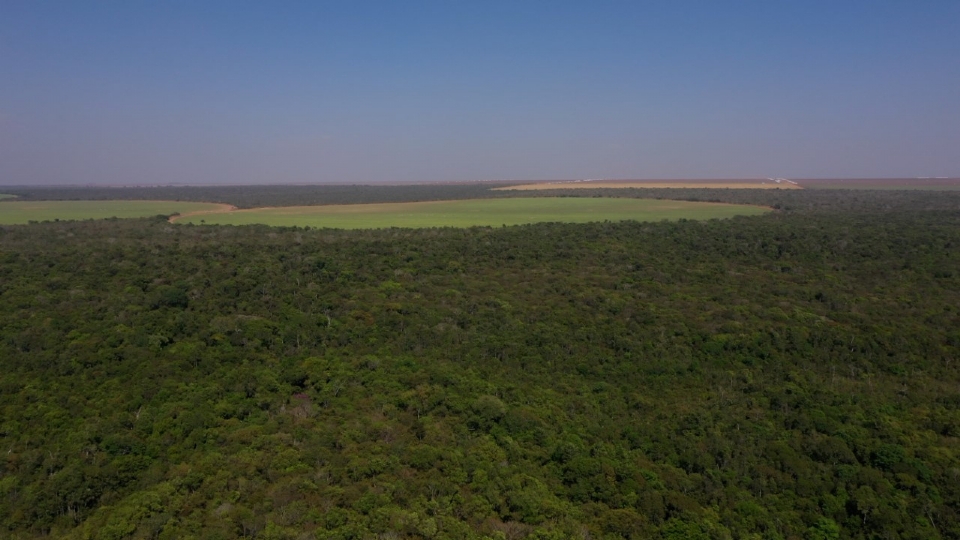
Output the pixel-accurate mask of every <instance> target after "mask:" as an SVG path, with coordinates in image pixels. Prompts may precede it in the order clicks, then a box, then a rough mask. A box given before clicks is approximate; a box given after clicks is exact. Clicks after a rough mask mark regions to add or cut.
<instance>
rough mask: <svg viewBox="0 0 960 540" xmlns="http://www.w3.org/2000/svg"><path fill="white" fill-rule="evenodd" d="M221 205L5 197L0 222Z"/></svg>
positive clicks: (132, 214) (142, 213) (181, 210)
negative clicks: (40, 199)
mask: <svg viewBox="0 0 960 540" xmlns="http://www.w3.org/2000/svg"><path fill="white" fill-rule="evenodd" d="M223 206H224V205H220V204H213V203H197V202H180V201H5V202H2V203H0V225H19V224H24V223H29V222H31V221H54V220H58V219H59V220H61V221H66V220H77V219H102V218H111V217H117V218H136V217H148V216H156V215H161V214H162V215H170V214H175V213H181V214H184V213H187V212H200V211H210V210H216V209H219V208H222V207H223Z"/></svg>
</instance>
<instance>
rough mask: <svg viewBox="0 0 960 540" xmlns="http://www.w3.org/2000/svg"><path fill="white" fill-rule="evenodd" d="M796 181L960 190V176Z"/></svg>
mask: <svg viewBox="0 0 960 540" xmlns="http://www.w3.org/2000/svg"><path fill="white" fill-rule="evenodd" d="M796 182H797V183H799V184H800V185H801V186H803V187H804V188H806V189H880V190H916V189H919V190H927V191H958V190H960V178H814V179H798V180H796Z"/></svg>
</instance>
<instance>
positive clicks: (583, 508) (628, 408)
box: [0, 187, 960, 539]
mask: <svg viewBox="0 0 960 540" xmlns="http://www.w3.org/2000/svg"><path fill="white" fill-rule="evenodd" d="M191 189H193V188H191ZM196 189H200V188H196ZM370 189H371V191H369V192H367V191H366V190H367V188H363V189H359V190H358V191H357V192H356V193H353V192H351V193H348V194H345V195H343V200H341V201H339V202H344V201H345V200H347V199H349V200H351V201H353V202H361V199H362V198H364V197H368V196H369V197H373V198H375V194H373V191H374V188H370ZM376 189H380V188H376ZM384 189H386V191H385V192H383V193H382V195H383V197H384V198H385V199H386V200H415V197H426V196H427V195H422V194H419V193H418V194H403V195H398V194H397V193H399V191H396V192H395V191H391V190H392V188H384ZM417 189H419V188H417ZM438 189H440V190H441V191H442V190H443V189H446V187H441V188H438ZM456 189H459V188H456ZM6 191H8V192H10V193H15V194H17V195H20V196H21V197H23V198H28V197H30V196H31V194H30V193H28V192H26V191H13V190H6ZM622 193H623V195H624V196H650V195H653V196H657V197H664V198H671V197H676V198H685V199H690V198H695V199H696V200H720V201H725V202H743V203H750V204H764V205H767V206H771V207H774V208H777V209H778V210H779V211H778V212H773V213H770V214H767V215H765V216H761V217H749V218H744V217H741V218H734V219H729V220H713V221H705V222H698V221H680V222H662V223H636V222H622V223H609V222H606V223H593V224H579V225H567V224H556V223H552V224H539V225H528V226H519V227H504V228H471V229H423V230H400V229H384V230H373V231H340V230H330V229H305V228H302V227H300V228H297V227H293V228H269V227H261V226H247V227H214V226H191V225H184V226H180V225H171V224H169V223H167V222H166V221H165V220H164V219H162V218H157V219H142V220H107V221H85V222H70V223H64V222H60V223H41V224H34V225H28V226H4V227H0V373H2V375H0V450H2V453H0V531H2V532H0V536H3V537H7V538H17V539H20V538H22V539H26V538H41V537H56V538H112V539H115V538H128V537H130V538H164V539H167V538H169V539H173V538H225V539H226V538H241V537H245V538H265V539H285V538H289V539H293V538H342V539H347V538H356V539H361V538H508V539H519V538H531V539H533V538H536V539H552V538H557V539H559V538H610V539H617V538H664V539H680V538H694V539H696V538H703V539H707V538H711V539H728V538H784V539H787V538H806V539H827V538H863V539H866V538H885V539H886V538H892V539H896V538H901V539H921V538H960V373H958V365H957V360H958V357H960V313H958V309H960V308H958V306H960V270H958V269H960V193H947V192H942V193H935V192H921V191H915V192H911V191H890V192H873V191H858V192H852V191H849V192H847V191H836V192H817V191H782V192H777V191H759V190H758V191H744V190H682V191H681V190H629V191H624V192H622ZM544 194H545V195H546V194H548V193H547V192H545V193H544ZM552 195H554V196H556V195H558V194H557V193H552ZM564 195H569V194H564ZM597 195H600V194H599V193H583V192H578V193H577V194H576V196H597ZM234 196H235V197H236V198H230V197H228V196H223V197H219V198H214V199H207V200H212V201H215V202H227V203H231V204H237V205H238V206H242V205H244V204H250V205H257V206H259V205H263V204H280V203H279V202H277V201H280V200H286V199H284V198H285V197H288V196H289V194H274V195H271V188H263V190H262V191H260V192H258V194H257V195H251V197H252V198H250V199H244V198H243V197H244V195H242V194H240V193H239V192H238V193H235V194H234ZM304 196H306V195H304ZM433 196H436V197H438V198H449V196H450V194H449V193H445V192H444V193H440V194H434V195H433ZM490 196H501V195H499V194H497V195H490ZM270 197H276V198H275V199H270ZM317 197H318V198H320V196H317ZM404 197H409V198H407V199H404ZM131 198H143V195H142V194H137V195H136V196H131ZM323 198H324V200H328V198H327V195H323ZM254 199H255V200H254ZM270 200H273V201H274V202H273V203H269V202H265V201H270ZM304 202H305V201H302V200H301V201H299V202H298V204H303V203H304ZM0 205H2V203H0Z"/></svg>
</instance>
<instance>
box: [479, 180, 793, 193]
mask: <svg viewBox="0 0 960 540" xmlns="http://www.w3.org/2000/svg"><path fill="white" fill-rule="evenodd" d="M596 188H620V189H623V188H697V189H703V188H713V189H802V188H801V187H800V186H799V185H797V184H794V183H791V182H790V181H780V182H776V181H774V180H771V179H737V180H573V181H556V182H536V183H531V184H518V185H515V186H506V187H499V188H494V189H496V190H516V191H533V190H543V189H596Z"/></svg>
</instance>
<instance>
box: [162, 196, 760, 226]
mask: <svg viewBox="0 0 960 540" xmlns="http://www.w3.org/2000/svg"><path fill="white" fill-rule="evenodd" d="M767 211H768V210H767V209H765V208H761V207H755V206H741V205H731V204H719V203H701V202H687V201H664V200H651V199H627V198H623V199H621V198H579V197H531V198H507V199H472V200H457V201H430V202H415V203H384V204H350V205H328V206H291V207H277V208H255V209H250V210H237V211H234V212H226V213H217V214H199V215H193V216H185V217H184V218H183V219H180V220H177V223H196V224H199V223H206V224H216V225H248V224H263V225H274V226H301V227H302V226H310V227H329V228H339V229H377V228H387V227H407V228H421V227H472V226H494V227H499V226H501V225H522V224H527V223H542V222H566V223H585V222H590V221H604V220H609V221H621V220H640V221H659V220H662V219H680V218H688V219H710V218H728V217H732V216H737V215H757V214H762V213H764V212H767Z"/></svg>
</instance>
